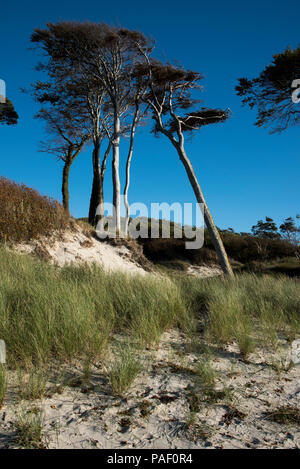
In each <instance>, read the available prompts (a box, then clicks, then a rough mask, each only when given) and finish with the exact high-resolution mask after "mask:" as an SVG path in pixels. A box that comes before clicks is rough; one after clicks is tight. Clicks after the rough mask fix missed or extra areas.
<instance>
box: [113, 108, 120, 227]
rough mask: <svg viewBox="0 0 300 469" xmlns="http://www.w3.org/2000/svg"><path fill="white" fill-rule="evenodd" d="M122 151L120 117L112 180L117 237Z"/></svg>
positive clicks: (114, 148)
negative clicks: (120, 158) (120, 152)
mask: <svg viewBox="0 0 300 469" xmlns="http://www.w3.org/2000/svg"><path fill="white" fill-rule="evenodd" d="M119 151H120V118H119V116H118V115H116V116H115V119H114V140H113V161H112V179H113V205H114V208H115V213H114V226H115V229H116V234H117V236H119V235H120V233H121V215H120V192H121V187H120V175H119V157H120V154H119Z"/></svg>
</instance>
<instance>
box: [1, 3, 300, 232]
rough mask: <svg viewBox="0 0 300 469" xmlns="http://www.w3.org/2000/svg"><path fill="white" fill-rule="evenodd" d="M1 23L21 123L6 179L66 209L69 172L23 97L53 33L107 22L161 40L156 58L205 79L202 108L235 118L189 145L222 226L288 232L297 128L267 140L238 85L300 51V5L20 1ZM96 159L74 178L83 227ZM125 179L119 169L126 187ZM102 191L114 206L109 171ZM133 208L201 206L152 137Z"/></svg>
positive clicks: (4, 9) (138, 164)
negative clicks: (45, 36)
mask: <svg viewBox="0 0 300 469" xmlns="http://www.w3.org/2000/svg"><path fill="white" fill-rule="evenodd" d="M0 13H1V17H0V39H1V42H0V44H1V46H0V78H1V79H4V80H5V81H6V86H7V96H8V97H9V98H10V99H11V100H12V101H13V102H14V105H15V108H16V110H17V112H18V113H19V116H20V121H19V124H18V125H17V126H13V127H7V126H1V127H0V159H1V171H0V174H1V175H3V176H6V177H8V178H12V179H14V180H16V181H18V182H24V183H25V184H27V185H29V186H32V187H34V188H36V189H38V190H39V191H40V192H41V193H43V194H47V195H50V196H52V197H54V198H57V199H59V200H60V199H61V195H60V185H61V165H60V163H58V162H56V161H55V159H53V157H52V156H50V155H46V154H44V153H39V152H38V147H39V141H40V140H41V139H43V137H44V136H45V133H44V129H43V126H42V124H41V123H40V122H38V121H36V120H34V119H33V115H34V113H35V112H36V111H37V107H36V105H35V104H33V103H32V101H31V99H30V97H29V96H27V95H24V94H22V93H21V91H20V88H21V87H24V86H28V85H29V84H30V83H31V82H33V81H35V80H36V79H38V78H39V77H40V75H39V74H38V72H36V71H35V70H34V67H35V64H36V62H37V60H38V54H37V52H36V51H32V50H30V41H29V39H30V35H31V33H32V31H33V30H34V28H38V27H39V28H43V27H45V25H46V23H47V22H56V21H59V20H80V21H84V20H90V21H95V22H103V21H104V22H108V23H117V24H120V25H122V26H124V27H127V28H130V29H139V30H141V31H143V32H144V33H145V34H146V35H151V36H153V38H154V39H155V40H156V48H157V51H158V52H159V54H163V56H165V57H166V58H168V59H169V60H173V59H174V60H175V59H176V60H178V61H179V62H180V63H181V64H182V65H184V66H185V67H187V68H190V69H194V70H197V71H200V72H202V73H203V74H204V75H205V80H204V81H203V85H205V91H204V92H203V93H202V96H201V98H202V99H204V100H205V103H206V104H207V105H208V106H215V107H224V108H226V107H229V108H230V109H231V111H232V117H231V119H230V120H229V121H228V122H226V123H225V124H222V125H216V126H213V125H212V126H208V127H207V128H204V129H203V130H201V131H200V132H199V134H198V135H197V136H196V137H195V138H194V139H193V141H192V142H191V143H189V144H188V151H189V156H190V158H191V160H192V162H193V165H194V168H195V171H196V174H197V176H198V179H199V181H200V184H201V186H202V188H203V191H204V194H205V195H206V198H207V202H208V204H209V207H210V209H211V211H212V213H213V215H214V217H215V220H216V223H217V225H218V226H220V227H221V228H226V227H229V226H230V227H233V228H234V229H235V230H237V231H249V230H250V228H251V226H252V225H253V224H254V223H255V222H256V221H257V220H258V219H259V218H263V217H264V216H265V215H267V216H270V217H273V218H274V219H275V220H276V221H277V222H280V221H281V220H282V219H283V218H284V217H287V216H294V215H295V214H296V213H299V212H300V203H299V176H300V158H299V156H300V139H299V135H300V133H299V130H300V129H299V128H298V129H297V128H292V129H289V130H287V131H286V132H285V133H282V134H280V135H269V133H268V131H267V130H265V129H259V128H256V127H254V126H253V122H254V119H255V112H254V111H250V109H248V108H242V107H241V105H240V98H238V97H237V96H236V94H235V91H234V87H235V85H236V83H237V78H239V77H243V76H247V77H253V76H256V74H258V73H259V72H260V71H261V70H262V69H263V68H264V66H265V65H266V64H268V63H269V62H270V61H271V59H272V54H274V53H277V52H280V51H282V50H283V49H285V48H286V46H287V45H290V46H291V47H297V45H298V44H299V43H300V20H299V18H300V3H299V1H296V0H295V1H294V0H286V1H285V2H274V1H266V0H259V1H258V0H254V1H252V2H241V1H227V2H224V1H221V0H215V1H213V2H207V1H205V2H203V1H199V0H198V1H195V0H191V1H189V2H187V3H185V2H182V1H178V0H173V1H172V0H163V1H161V0H160V1H158V0H152V1H151V2H140V1H136V0H134V1H127V2H126V1H120V0H115V1H114V2H107V1H101V0H98V1H92V0H85V1H84V2H82V1H80V2H79V1H76V0H72V1H70V0H59V1H58V0H52V1H51V2H37V1H33V0H28V1H26V2H24V1H14V0H11V1H7V2H3V3H2V5H1V12H0ZM299 106H300V104H299ZM126 145H127V142H126V141H125V142H124V143H123V151H124V152H125V153H124V156H123V159H125V158H124V157H125V154H126ZM90 153H91V151H90V149H87V151H86V152H84V153H82V154H81V155H80V156H79V158H78V160H77V161H76V162H75V164H74V166H73V168H72V170H71V180H70V183H71V211H72V213H73V215H74V216H77V217H79V216H86V214H87V211H88V203H89V195H90V186H91V155H90ZM123 174H124V171H123V165H122V166H121V177H122V181H123V180H124V179H123ZM105 189H106V198H107V199H110V198H111V174H110V172H108V173H107V179H106V185H105ZM129 198H130V201H131V202H133V201H137V202H145V203H147V204H148V203H150V202H170V203H171V202H175V201H179V202H193V201H194V195H193V193H192V190H191V189H190V186H189V183H188V181H187V178H186V174H185V171H184V169H183V167H182V164H181V163H180V162H179V160H178V157H177V155H176V153H175V151H174V149H173V148H172V147H171V146H170V144H169V142H168V141H167V140H165V138H164V137H161V138H159V139H156V138H154V137H153V135H151V134H150V133H149V132H148V130H146V129H143V131H141V132H139V134H138V135H137V139H136V147H135V152H134V159H133V164H132V185H131V190H130V194H129Z"/></svg>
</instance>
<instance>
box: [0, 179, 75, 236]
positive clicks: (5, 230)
mask: <svg viewBox="0 0 300 469" xmlns="http://www.w3.org/2000/svg"><path fill="white" fill-rule="evenodd" d="M67 224H68V219H67V216H66V214H65V211H64V209H63V207H62V205H60V204H59V203H58V202H57V201H55V200H53V199H51V198H50V197H46V196H41V195H40V194H39V193H38V192H37V191H35V190H34V189H30V188H29V187H27V186H25V185H24V184H17V183H15V182H13V181H10V180H8V179H5V178H0V241H8V242H22V241H29V240H30V239H35V238H39V237H41V236H43V235H49V234H50V233H51V232H53V231H54V230H62V229H64V228H65V227H66V226H67Z"/></svg>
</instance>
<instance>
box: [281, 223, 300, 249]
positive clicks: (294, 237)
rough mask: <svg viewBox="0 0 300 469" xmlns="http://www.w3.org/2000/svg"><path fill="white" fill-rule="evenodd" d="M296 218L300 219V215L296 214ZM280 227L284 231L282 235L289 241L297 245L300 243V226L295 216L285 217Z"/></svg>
mask: <svg viewBox="0 0 300 469" xmlns="http://www.w3.org/2000/svg"><path fill="white" fill-rule="evenodd" d="M296 218H297V219H298V220H299V219H300V215H296ZM279 229H280V231H281V233H282V237H283V238H284V239H286V240H287V241H288V242H289V243H291V244H294V245H296V246H297V245H298V244H299V235H300V227H299V226H296V224H295V220H294V219H293V217H288V218H285V220H284V221H283V223H282V224H281V225H280V227H279Z"/></svg>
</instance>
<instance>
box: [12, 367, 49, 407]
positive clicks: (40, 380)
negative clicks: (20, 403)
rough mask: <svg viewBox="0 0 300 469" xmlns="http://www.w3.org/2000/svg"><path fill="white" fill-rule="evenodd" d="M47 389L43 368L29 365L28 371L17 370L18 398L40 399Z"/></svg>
mask: <svg viewBox="0 0 300 469" xmlns="http://www.w3.org/2000/svg"><path fill="white" fill-rule="evenodd" d="M46 390H47V374H46V372H45V370H44V369H43V368H36V367H31V369H30V370H29V372H28V373H26V374H25V373H23V372H22V371H21V370H18V395H19V397H20V399H25V400H29V401H33V400H35V399H41V398H42V397H43V396H44V395H45V394H46Z"/></svg>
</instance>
